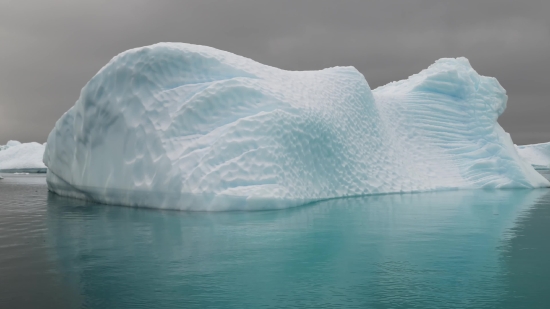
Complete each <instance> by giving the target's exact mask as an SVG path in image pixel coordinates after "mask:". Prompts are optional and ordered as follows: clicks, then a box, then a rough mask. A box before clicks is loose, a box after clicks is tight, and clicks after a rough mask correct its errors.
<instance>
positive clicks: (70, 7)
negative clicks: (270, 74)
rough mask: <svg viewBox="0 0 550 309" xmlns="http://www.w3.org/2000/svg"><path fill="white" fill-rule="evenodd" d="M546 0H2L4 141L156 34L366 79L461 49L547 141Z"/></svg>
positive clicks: (529, 133)
mask: <svg viewBox="0 0 550 309" xmlns="http://www.w3.org/2000/svg"><path fill="white" fill-rule="evenodd" d="M549 14H550V1H548V0H541V1H529V0H522V1H506V0H494V1H493V0H487V1H479V0H477V1H468V0H461V1H441V0H428V1H414V0H407V1H405V0H403V1H389V0H384V1H364V0H363V1H351V0H350V1H348V0H341V1H334V0H289V1H287V0H277V1H261V0H250V1H245V0H233V1H231V0H226V1H208V0H195V1H175V0H174V1H169V0H154V1H145V0H131V1H130V0H125V1H120V0H109V1H102V0H94V1H73V0H71V1H57V0H49V1H43V0H25V1H21V0H14V1H10V0H0V144H5V143H6V142H7V141H8V140H10V139H15V140H20V141H22V142H30V141H37V142H41V143H43V142H45V141H46V139H47V136H48V134H49V132H50V131H51V129H52V128H53V126H54V125H55V122H56V121H57V119H59V117H60V116H61V115H62V114H63V113H64V112H65V111H67V110H68V109H69V108H70V107H71V106H73V105H74V103H75V101H76V100H77V99H78V96H79V93H80V89H81V88H82V87H83V86H84V85H85V84H86V82H87V81H88V80H89V79H90V78H91V77H92V76H93V75H94V74H95V73H96V72H97V71H98V70H99V69H100V68H101V67H102V66H103V65H105V64H106V63H107V62H108V61H109V60H110V59H111V58H112V57H114V56H116V55H117V54H118V53H120V52H123V51H125V50H127V49H130V48H134V47H139V46H144V45H150V44H154V43H157V42H186V43H194V44H201V45H208V46H212V47H215V48H218V49H223V50H227V51H230V52H233V53H236V54H239V55H242V56H245V57H249V58H252V59H254V60H256V61H259V62H261V63H264V64H268V65H271V66H276V67H279V68H283V69H287V70H318V69H323V68H327V67H332V66H354V67H356V68H357V69H358V70H359V71H360V72H361V73H363V74H364V75H365V78H366V79H367V81H368V83H369V85H370V86H371V88H372V89H374V88H376V87H378V86H381V85H384V84H386V83H388V82H390V81H394V80H400V79H405V78H407V77H408V76H410V75H412V74H415V73H418V72H419V71H421V70H423V69H425V68H427V67H428V66H429V65H430V64H432V63H433V62H434V61H436V60H437V59H439V58H442V57H460V56H463V57H467V58H468V59H469V60H470V63H471V64H472V66H473V67H474V69H475V70H476V71H477V72H478V73H480V74H482V75H486V76H494V77H496V78H497V79H498V80H499V82H500V83H501V84H502V85H503V87H504V88H505V89H506V90H507V92H508V96H509V100H508V108H507V110H506V112H505V113H504V114H503V115H502V116H501V118H500V119H499V123H500V124H501V125H502V126H503V127H504V129H505V130H506V131H507V132H509V133H510V134H511V135H512V139H513V140H514V142H515V143H516V144H529V143H538V142H547V141H550V122H549V121H548V118H549V116H550V92H549V91H548V90H549V89H550V18H548V15H549Z"/></svg>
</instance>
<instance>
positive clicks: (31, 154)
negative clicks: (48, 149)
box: [0, 141, 46, 173]
mask: <svg viewBox="0 0 550 309" xmlns="http://www.w3.org/2000/svg"><path fill="white" fill-rule="evenodd" d="M44 150H45V145H42V144H39V143H23V144H22V143H20V142H18V141H9V142H8V143H7V144H6V145H1V146H0V172H4V173H15V172H27V173H45V172H46V166H45V165H44V163H43V162H42V158H43V156H44Z"/></svg>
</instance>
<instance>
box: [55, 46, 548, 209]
mask: <svg viewBox="0 0 550 309" xmlns="http://www.w3.org/2000/svg"><path fill="white" fill-rule="evenodd" d="M506 101H507V96H506V92H505V90H504V89H503V88H502V87H501V86H500V84H499V83H498V81H497V80H496V79H495V78H491V77H484V76H480V75H479V74H477V73H476V72H475V71H474V70H473V69H472V67H471V66H470V64H469V62H468V60H467V59H465V58H458V59H440V60H438V61H437V62H436V63H435V64H433V65H432V66H430V67H429V68H428V69H426V70H424V71H422V72H421V73H419V74H416V75H413V76H411V77H410V78H409V79H407V80H402V81H399V82H393V83H390V84H388V85H386V86H383V87H380V88H377V89H376V90H374V91H371V89H370V87H369V85H368V84H367V82H366V80H365V78H364V77H363V75H362V74H361V73H359V72H358V71H357V70H356V69H355V68H353V67H334V68H329V69H324V70H321V71H285V70H281V69H278V68H274V67H270V66H267V65H263V64H260V63H257V62H255V61H253V60H250V59H247V58H244V57H241V56H238V55H235V54H232V53H229V52H225V51H220V50H217V49H214V48H210V47H205V46H197V45H190V44H178V43H161V44H156V45H152V46H147V47H142V48H137V49H132V50H129V51H126V52H124V53H122V54H120V55H118V56H116V57H115V58H113V59H112V60H111V61H110V62H109V63H108V64H107V65H106V66H105V67H103V68H102V69H101V70H100V71H99V72H98V73H97V74H96V75H95V76H94V77H93V78H92V79H91V80H90V81H89V82H88V83H87V84H86V86H85V87H84V88H83V89H82V91H81V94H80V98H79V99H78V101H77V102H76V104H75V106H74V107H72V108H71V109H70V110H69V111H68V112H66V113H65V114H64V115H63V116H62V117H61V119H59V120H58V122H57V123H56V125H55V128H54V129H53V131H52V132H51V133H50V135H49V137H48V145H47V147H46V152H45V154H44V163H45V164H46V165H47V166H48V168H49V169H48V177H47V181H48V187H49V189H50V190H51V191H53V192H56V193H58V194H60V195H65V196H72V197H77V198H85V199H90V200H93V201H96V202H101V203H109V204H120V205H128V206H144V207H155V208H170V209H183V210H233V209H268V208H282V207H290V206H295V205H299V204H303V203H308V202H313V201H318V200H323V199H330V198H336V197H344V196H356V195H365V194H378V193H397V192H415V191H430V190H449V189H472V188H537V187H546V186H549V182H548V181H547V180H546V179H545V178H544V177H542V176H541V175H540V174H539V173H537V172H536V171H535V170H534V169H533V168H532V167H531V166H530V165H529V164H528V163H527V162H525V161H524V160H522V159H521V158H520V157H519V155H518V152H517V151H516V149H515V147H514V144H513V143H512V140H511V138H510V136H509V135H508V134H507V133H506V132H505V131H504V130H503V129H502V128H501V127H500V125H499V124H498V123H497V118H498V117H499V115H500V114H501V113H502V112H503V111H504V109H505V107H506Z"/></svg>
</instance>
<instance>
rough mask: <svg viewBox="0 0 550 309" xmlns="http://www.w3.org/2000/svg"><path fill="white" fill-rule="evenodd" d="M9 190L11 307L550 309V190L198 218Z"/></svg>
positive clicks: (1, 262)
mask: <svg viewBox="0 0 550 309" xmlns="http://www.w3.org/2000/svg"><path fill="white" fill-rule="evenodd" d="M3 176H4V177H5V179H3V180H0V197H1V199H0V286H1V288H0V304H2V306H0V307H2V308H80V307H83V308H501V309H502V308H504V309H505V308H514V309H517V308H550V242H549V241H548V237H549V236H550V190H548V189H541V190H502V191H454V192H439V193H423V194H404V195H382V196H371V197H364V198H350V199H338V200H331V201H326V202H321V203H316V204H312V205H307V206H303V207H298V208H294V209H287V210H278V211H262V212H231V213H185V212H177V211H156V210H147V209H134V208H126V207H117V206H107V205H97V204H91V203H86V202H83V201H79V200H73V199H66V198H61V197H59V196H55V195H53V194H49V193H48V192H47V189H46V185H45V178H44V176H32V175H28V176H16V175H6V174H3Z"/></svg>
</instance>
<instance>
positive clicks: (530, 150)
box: [517, 142, 550, 169]
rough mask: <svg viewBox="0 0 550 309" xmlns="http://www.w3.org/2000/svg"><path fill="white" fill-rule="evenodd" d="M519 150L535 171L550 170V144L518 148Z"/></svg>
mask: <svg viewBox="0 0 550 309" xmlns="http://www.w3.org/2000/svg"><path fill="white" fill-rule="evenodd" d="M517 150H518V152H519V155H520V156H521V157H522V158H523V159H524V160H526V161H527V162H528V163H529V164H531V165H532V166H533V167H534V168H535V169H550V142H549V143H541V144H533V145H523V146H517Z"/></svg>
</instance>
